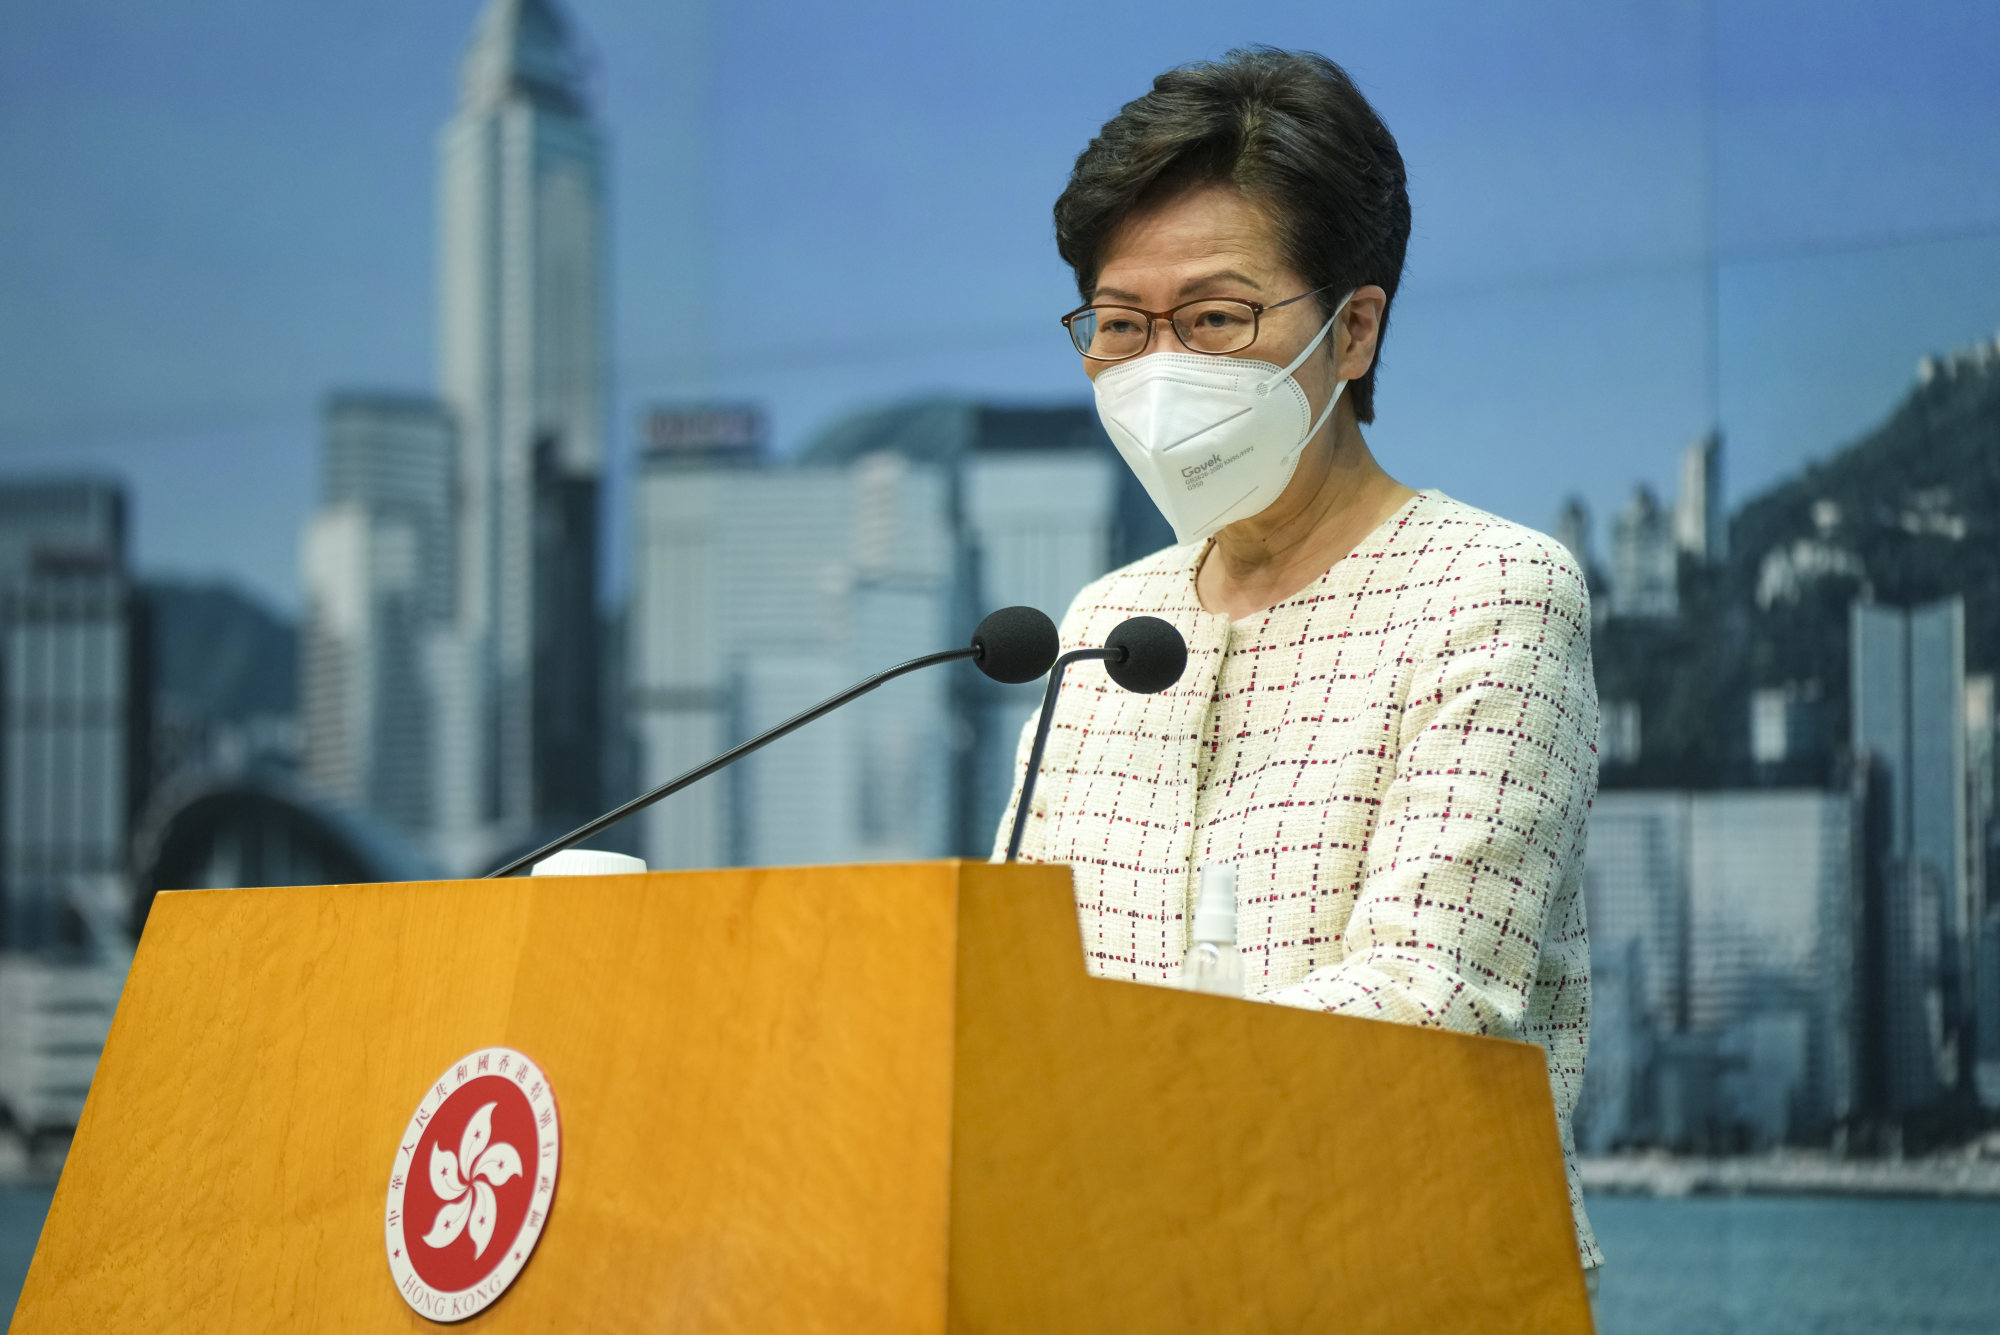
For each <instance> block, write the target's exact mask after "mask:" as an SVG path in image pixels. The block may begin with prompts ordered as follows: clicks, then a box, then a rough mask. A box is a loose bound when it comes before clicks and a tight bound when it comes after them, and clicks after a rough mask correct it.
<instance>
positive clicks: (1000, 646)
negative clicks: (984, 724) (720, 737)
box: [486, 607, 1062, 878]
mask: <svg viewBox="0 0 2000 1335" xmlns="http://www.w3.org/2000/svg"><path fill="white" fill-rule="evenodd" d="M1061 647H1062V646H1061V644H1060V643H1059V642H1058V640H1057V639H1056V629H1055V623H1053V622H1052V621H1050V620H1049V619H1048V617H1047V615H1046V614H1044V613H1042V612H1039V611H1037V610H1036V609H1034V608H1032V607H1005V608H1002V609H1001V610H999V611H998V612H995V613H993V615H991V616H989V617H987V618H986V619H985V620H984V621H982V622H980V623H979V629H978V630H977V631H975V632H973V636H972V643H971V644H969V645H967V646H966V647H965V648H963V649H947V650H945V651H944V652H943V653H936V654H925V655H924V656H923V657H922V658H912V659H911V660H910V661H909V662H907V663H898V664H897V665H896V666H895V667H892V668H890V669H888V670H887V671H886V672H878V673H876V674H875V675H874V676H872V677H869V678H868V679H866V680H865V681H861V682H858V683H856V684H855V685H853V686H850V687H848V688H847V689H846V690H844V691H842V692H841V693H840V694H839V695H835V696H831V697H829V698H827V699H825V700H822V701H820V702H819V703H818V704H816V705H814V706H813V707H812V708H811V709H808V710H806V711H805V712H803V713H799V714H794V715H792V717H790V718H788V719H786V720H785V721H784V722H783V723H780V724H778V726H776V727H775V728H770V729H767V730H766V731H764V732H760V733H758V734H757V735H756V736H755V737H752V738H751V739H750V740H749V741H747V742H744V743H742V744H741V745H738V746H734V747H731V748H730V749H729V750H727V751H724V752H723V753H722V754H721V755H719V756H717V757H716V758H715V759H713V760H710V761H708V762H706V763H704V764H701V765H697V766H695V767H694V768H693V769H691V770H689V771H688V772H687V773H685V774H683V775H681V776H680V777H678V778H675V779H669V780H668V781H667V782H665V783H663V784H661V785H660V786H659V787H657V788H654V789H652V790H650V791H648V792H644V793H641V794H639V796H637V797H635V798H633V799H632V800H631V801H629V802H626V803H624V804H622V805H620V806H617V807H613V808H612V809H611V810H610V811H607V812H605V813H604V814H603V815H602V816H599V817H598V818H597V819H596V820H593V821H591V822H590V823H589V824H587V825H580V826H578V827H577V828H576V829H574V830H571V831H570V832H569V833H568V834H566V835H564V836H562V837H561V838H560V839H554V840H551V841H550V842H548V843H546V844H543V845H542V846H541V847H540V848H538V849H536V850H535V851H534V852H532V853H526V854H523V855H522V856H520V857H518V858H515V859H514V860H513V861H512V862H509V863H508V864H507V865H506V866H504V867H501V868H499V869H497V870H495V871H490V872H487V873H486V875H487V877H488V878H493V877H500V876H512V875H514V874H515V873H516V872H519V871H525V870H526V869H528V868H529V867H532V866H534V865H535V864H536V863H537V862H540V861H541V860H542V859H543V858H546V857H552V856H554V855H555V854H557V853H560V852H562V851H563V850H564V849H565V848H570V847H573V846H575V845H576V844H579V843H582V842H583V841H584V840H585V839H588V838H590V837H591V836H592V835H594V834H596V833H598V832H599V831H601V830H605V829H609V828H610V827H611V826H613V825H616V824H617V823H618V822H619V821H621V820H624V819H625V818H626V817H627V816H630V815H632V814H634V813H635V812H639V811H643V810H644V809H645V808H647V807H649V806H651V805H653V803H655V802H657V801H659V800H660V799H661V798H664V797H672V796H673V795H674V794H675V793H678V792H679V791H680V790H681V789H683V788H686V787H688V786H690V785H692V784H696V783H699V782H701V781H702V780H703V779H705V778H707V777H708V776H709V775H711V774H713V773H715V772H716V771H717V770H721V769H726V768H728V767H729V766H730V765H733V764H735V763H736V762H737V761H739V760H741V759H742V758H743V757H745V756H747V755H749V754H750V753H751V752H752V751H755V750H757V749H759V748H760V747H764V746H768V745H769V744H770V743H772V742H775V741H777V740H778V739H779V738H780V737H784V736H786V735H788V734H790V733H793V732H796V731H798V730H799V729H800V728H803V727H805V725H806V724H808V723H811V722H812V721H813V720H814V719H816V718H819V717H820V716H821V715H823V714H830V713H832V712H833V711H834V710H836V709H838V708H840V707H841V706H842V705H844V704H846V703H848V702H849V701H850V700H855V699H858V698H860V697H861V696H864V695H866V694H868V692H870V691H872V690H874V689H875V688H876V687H877V686H880V685H882V684H884V683H885V682H891V681H894V680H895V679H896V678H898V677H901V676H905V675H907V674H909V673H912V672H915V671H917V670H919V669H920V668H927V667H936V666H937V665H938V664H940V663H955V662H957V661H958V660H960V659H962V658H969V659H972V660H973V661H974V662H975V663H976V664H977V665H978V667H979V670H980V671H982V672H984V673H985V674H986V675H987V676H989V677H992V678H994V679H995V680H997V681H1005V682H1023V681H1033V680H1034V679H1035V678H1036V677H1039V676H1041V675H1042V673H1044V672H1046V671H1048V670H1049V665H1050V664H1051V663H1052V662H1054V661H1055V657H1056V653H1057V651H1058V650H1059V649H1060V648H1061ZM1003 674H1005V675H1003Z"/></svg>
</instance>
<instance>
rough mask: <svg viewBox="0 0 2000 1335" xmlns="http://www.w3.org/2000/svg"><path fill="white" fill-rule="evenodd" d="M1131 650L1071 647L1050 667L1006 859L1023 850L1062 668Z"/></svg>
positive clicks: (1121, 658) (1116, 658)
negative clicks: (1023, 840)
mask: <svg viewBox="0 0 2000 1335" xmlns="http://www.w3.org/2000/svg"><path fill="white" fill-rule="evenodd" d="M1131 652H1132V651H1131V650H1129V649H1127V648H1125V647H1124V646H1123V645H1117V646H1113V645H1105V646H1104V647H1103V648H1101V649H1072V650H1070V651H1069V652H1068V653H1066V654H1064V655H1063V656H1062V657H1060V658H1058V659H1057V660H1056V663H1055V666H1054V667H1052V668H1050V669H1049V684H1048V689H1046V690H1044V691H1043V692H1042V717H1041V719H1040V720H1039V721H1038V722H1037V723H1036V724H1035V744H1034V746H1033V747H1032V748H1031V749H1030V750H1029V752H1028V773H1027V775H1026V777H1024V778H1023V779H1022V780H1021V800H1020V801H1019V802H1018V803H1016V804H1015V807H1014V832H1013V834H1011V835H1010V836H1008V839H1007V861H1009V862H1012V861H1013V860H1014V859H1015V857H1016V856H1017V855H1018V854H1019V853H1020V851H1021V834H1022V832H1023V831H1024V830H1026V829H1027V828H1028V806H1029V804H1030V803H1032V802H1033V801H1034V799H1035V776H1036V775H1037V774H1039V773H1040V772H1041V769H1042V749H1043V748H1044V747H1046V746H1047V745H1048V744H1049V725H1050V724H1051V723H1053V722H1055V717H1056V692H1057V691H1058V690H1060V689H1062V679H1063V669H1064V668H1066V667H1068V666H1069V665H1070V664H1071V663H1075V662H1078V661H1080V660H1083V659H1088V658H1107V659H1112V660H1114V661H1117V662H1121V663H1122V662H1124V661H1125V659H1127V658H1129V657H1130V656H1131Z"/></svg>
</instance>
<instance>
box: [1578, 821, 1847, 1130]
mask: <svg viewBox="0 0 2000 1335" xmlns="http://www.w3.org/2000/svg"><path fill="white" fill-rule="evenodd" d="M1852 835H1853V818H1852V804H1851V801H1850V799H1849V798H1848V796H1847V795H1846V794H1845V793H1839V792H1826V791H1821V790H1817V789H1756V790H1749V791H1714V792H1689V791H1683V790H1639V789H1633V790H1624V791H1614V792H1606V793H1602V794H1600V795H1599V797H1598V799H1597V802H1596V804H1595V805H1594V806H1593V807H1592V809H1591V820H1590V839H1589V843H1588V847H1587V852H1586V854H1585V862H1584V893H1585V896H1586V900H1587V907H1588V909H1589V916H1590V948H1591V961H1592V965H1591V972H1592V987H1591V998H1592V1012H1593V1013H1592V1019H1591V1053H1590V1066H1589V1068H1588V1071H1587V1074H1586V1079H1587V1081H1588V1083H1587V1085H1586V1087H1585V1092H1584V1100H1583V1104H1582V1106H1580V1107H1579V1109H1578V1135H1579V1137H1580V1143H1582V1144H1584V1145H1585V1146H1586V1147H1587V1148H1590V1149H1593V1150H1599V1151H1601V1150H1605V1149H1610V1148H1614V1147H1616V1146H1618V1145H1621V1144H1633V1143H1664V1144H1669V1145H1684V1146H1685V1145H1693V1146H1705V1147H1708V1146H1727V1145H1736V1144H1743V1143H1749V1144H1753V1145H1771V1144H1777V1143H1782V1142H1785V1141H1790V1140H1799V1139H1809V1138H1813V1137H1816V1136H1819V1135H1822V1134H1824V1132H1825V1131H1826V1130H1827V1129H1828V1128H1829V1127H1830V1126H1832V1125H1833V1124H1835V1123H1837V1122H1838V1121H1839V1120H1841V1119H1842V1118H1844V1117H1846V1116H1847V1115H1848V1114H1849V1112H1850V1111H1851V1110H1852V1104H1853V1088H1854V1085H1853V1081H1854V1064H1853V1052H1854V1043H1853V1033H1854V1031H1853V998H1852V995H1851V977H1852V969H1851V960H1852V955H1853V943H1852V939H1851V935H1850V929H1849V923H1850V919H1851V916H1852V913H1851V906H1852V902H1853V899H1852V896H1853V875H1852V861H1851V856H1850V853H1851V841H1852ZM1600 993H1601V994H1602V996H1601V997H1600ZM1600 1001H1601V1003H1602V1004H1600Z"/></svg>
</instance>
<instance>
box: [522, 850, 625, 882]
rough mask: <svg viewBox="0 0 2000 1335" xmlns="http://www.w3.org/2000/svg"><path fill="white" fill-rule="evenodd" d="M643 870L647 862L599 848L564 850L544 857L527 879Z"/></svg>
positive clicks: (612, 874) (620, 874) (617, 874)
mask: <svg viewBox="0 0 2000 1335" xmlns="http://www.w3.org/2000/svg"><path fill="white" fill-rule="evenodd" d="M644 870H646V860H645V859H644V858H635V857H633V856H632V855H631V854H630V853H612V852H608V851H607V850H605V849H602V848H565V849H564V850H563V851H562V852H560V853H556V854H553V855H551V856H549V857H545V858H543V859H542V860H541V861H540V862H537V863H536V864H535V866H534V870H532V871H530V872H529V873H528V875H530V876H623V875H627V874H629V873H631V872H635V871H644Z"/></svg>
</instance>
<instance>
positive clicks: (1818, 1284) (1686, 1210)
mask: <svg viewBox="0 0 2000 1335" xmlns="http://www.w3.org/2000/svg"><path fill="white" fill-rule="evenodd" d="M51 1194H52V1193H51V1192H50V1191H49V1190H48V1189H46V1188H34V1187H17V1188H7V1189H0V1303H4V1307H0V1310H4V1311H7V1312H9V1313H11V1312H12V1311H13V1310H14V1302H15V1299H16V1298H18V1297H19V1295H20V1290H21V1281H22V1279H23V1278H24V1277H25V1276H26V1275H27V1272H28V1260H29V1258H30V1257H31V1256H32V1255H33V1254H34V1248H35V1238H36V1236H37V1234H39V1232H40V1231H41V1226H42V1218H43V1216H44V1215H45V1214H46V1213H47V1212H48V1208H49V1198H50V1196H51ZM1590 1215H1591V1219H1592V1221H1593V1222H1594V1223H1595V1224H1596V1226H1597V1234H1598V1238H1599V1239H1600V1241H1602V1243H1603V1244H1604V1251H1605V1255H1606V1257H1607V1266H1606V1269H1605V1271H1604V1286H1603V1290H1602V1292H1601V1294H1600V1308H1599V1310H1600V1313H1601V1315H1602V1318H1603V1320H1602V1325H1601V1326H1600V1335H1994V1332H1996V1331H2000V1202H1996V1201H1952V1200H1882V1199H1869V1198H1862V1197H1842V1196H1693V1197H1682V1198H1677V1199H1663V1198H1656V1197H1650V1196H1600V1197H1596V1198H1593V1199H1592V1201H1591V1203H1590ZM371 1241H372V1239H371ZM383 1282H384V1283H387V1282H388V1269H387V1267H386V1266H385V1267H384V1268H383Z"/></svg>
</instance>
